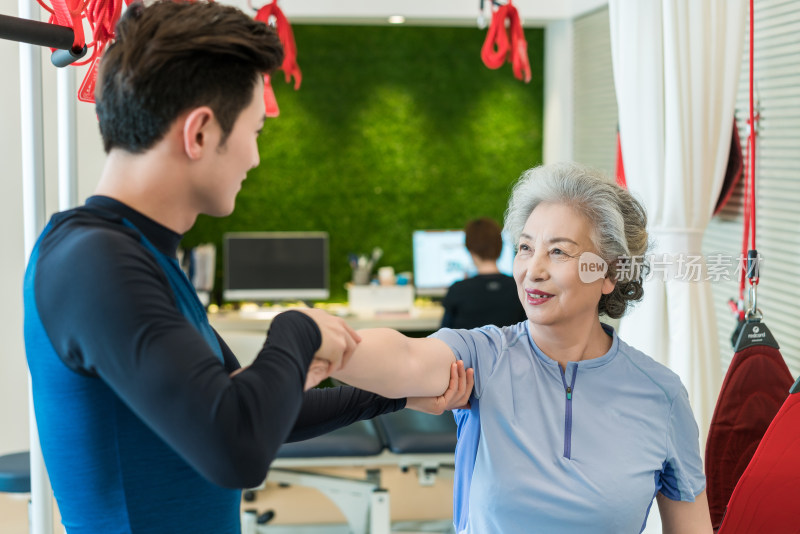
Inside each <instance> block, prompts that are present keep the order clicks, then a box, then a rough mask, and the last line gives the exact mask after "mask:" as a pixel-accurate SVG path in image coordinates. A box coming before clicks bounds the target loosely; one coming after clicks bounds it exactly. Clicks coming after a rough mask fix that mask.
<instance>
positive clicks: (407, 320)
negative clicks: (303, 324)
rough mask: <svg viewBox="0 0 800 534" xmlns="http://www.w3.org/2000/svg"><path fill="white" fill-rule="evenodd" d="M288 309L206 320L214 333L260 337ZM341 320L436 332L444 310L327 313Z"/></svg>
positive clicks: (222, 315) (233, 313)
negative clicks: (232, 333)
mask: <svg viewBox="0 0 800 534" xmlns="http://www.w3.org/2000/svg"><path fill="white" fill-rule="evenodd" d="M287 309H290V308H276V307H270V308H260V307H253V308H246V309H241V310H220V311H216V312H209V314H208V320H209V322H210V323H211V326H213V327H214V328H215V329H216V330H217V331H219V332H222V331H239V332H251V331H252V332H258V333H261V334H263V333H264V331H265V329H266V328H268V327H269V324H270V322H271V321H272V319H273V318H274V317H275V316H276V315H278V314H279V313H281V312H284V311H287ZM329 312H330V313H332V314H333V315H336V316H339V317H342V318H343V319H344V320H345V321H347V324H349V325H350V326H352V327H353V328H354V329H356V330H358V329H362V328H394V329H395V330H400V331H404V332H424V331H434V330H438V329H439V326H440V325H441V324H442V315H443V314H444V309H443V308H442V307H441V306H438V305H431V306H425V307H415V308H414V309H413V310H412V311H411V313H376V314H374V315H353V314H350V313H349V311H348V310H347V308H345V307H341V308H333V309H330V310H329Z"/></svg>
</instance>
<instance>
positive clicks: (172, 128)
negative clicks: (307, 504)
mask: <svg viewBox="0 0 800 534" xmlns="http://www.w3.org/2000/svg"><path fill="white" fill-rule="evenodd" d="M282 57H283V53H282V49H281V47H280V42H279V41H278V38H277V37H276V36H275V33H274V32H273V31H272V30H271V29H269V28H268V27H267V26H266V25H264V24H263V23H261V22H257V21H254V20H252V19H250V18H249V17H247V16H246V15H244V14H243V13H242V12H241V11H239V10H237V9H235V8H232V7H225V6H222V5H218V4H214V3H204V2H197V3H172V2H160V3H155V4H153V5H151V6H149V7H146V8H145V7H143V6H142V5H141V4H133V5H131V6H130V7H129V8H128V10H127V12H126V13H125V15H124V16H123V18H122V20H121V21H120V23H119V25H118V27H117V38H116V41H115V43H114V44H112V45H111V46H110V47H109V48H108V50H107V51H106V52H105V55H104V57H103V61H102V66H101V71H100V74H99V77H98V86H97V94H96V100H97V115H98V119H99V123H100V131H101V134H102V137H103V142H104V146H105V150H106V152H107V153H108V158H107V161H106V164H105V167H104V170H103V174H102V177H101V179H100V182H99V185H98V187H97V191H96V196H93V197H91V198H89V199H88V201H87V202H86V204H85V205H84V206H82V207H79V208H77V209H74V210H70V211H67V212H63V213H59V214H56V215H55V216H54V217H53V218H52V219H51V221H50V223H49V224H48V226H47V227H46V228H45V230H44V232H43V233H42V235H41V237H40V238H39V241H38V243H37V245H36V247H35V248H34V250H33V252H32V255H31V258H30V262H29V267H28V271H27V273H26V275H25V344H26V352H27V357H28V365H29V368H30V371H31V376H32V380H33V396H34V407H35V412H36V419H37V425H38V428H39V435H40V439H41V445H42V450H43V453H44V458H45V463H46V466H47V469H48V473H49V475H50V479H51V482H52V485H53V490H54V493H55V496H56V499H57V501H58V505H59V511H60V513H61V517H62V521H63V523H64V525H65V527H66V529H67V532H69V533H70V534H81V533H100V532H102V533H106V532H164V533H170V534H174V533H177V532H191V533H199V532H208V533H214V534H220V533H231V534H233V533H238V532H239V530H240V526H239V506H240V495H241V494H240V490H239V488H243V487H251V486H255V485H257V484H259V483H260V482H261V481H262V480H263V479H264V477H265V476H266V472H267V469H268V467H269V464H270V463H271V461H272V460H273V458H274V457H275V454H276V452H277V450H278V448H279V447H280V445H281V444H282V443H283V442H285V441H287V440H299V439H306V438H309V437H313V436H315V435H318V434H321V433H324V432H327V431H330V430H333V429H335V428H338V427H340V426H343V425H345V424H348V423H350V422H353V421H356V420H359V419H364V418H368V417H373V416H375V415H378V414H381V413H385V412H390V411H394V410H398V409H400V408H402V407H404V406H405V405H406V402H405V399H399V400H391V399H386V398H383V397H379V396H377V395H373V394H371V393H367V392H364V391H360V390H357V389H353V388H335V389H327V390H309V388H310V387H311V386H313V385H315V384H316V383H318V382H319V381H320V380H321V379H323V378H325V377H326V376H328V375H329V374H330V373H331V372H333V371H336V370H339V369H340V368H341V367H342V366H343V365H345V364H346V361H347V359H348V357H349V355H350V354H351V353H352V351H353V350H354V348H355V346H356V344H357V343H358V342H359V337H358V336H357V334H355V332H353V331H352V330H351V329H350V328H349V327H348V326H347V325H346V324H345V323H344V322H343V321H342V320H340V319H336V318H333V317H332V316H329V315H327V314H325V313H323V312H321V311H319V310H310V311H306V312H303V313H301V312H287V313H285V314H282V315H279V316H278V317H276V318H275V320H274V321H273V323H272V326H271V329H270V332H269V336H268V338H267V341H266V343H265V345H264V347H263V349H262V350H261V352H260V354H259V355H258V357H257V358H256V360H255V362H254V363H253V364H252V365H251V366H250V367H248V368H247V369H243V370H242V369H240V365H239V363H238V361H237V360H236V357H235V356H234V355H233V354H232V353H231V351H230V349H229V348H228V347H227V346H226V345H225V343H224V341H223V340H222V339H221V338H220V337H219V336H218V335H217V334H216V332H215V331H214V330H213V329H212V328H211V327H210V325H209V324H208V321H207V319H206V316H205V312H204V309H203V307H202V306H201V305H200V303H199V301H198V300H197V297H196V295H195V294H194V291H193V288H192V286H191V285H190V283H189V282H188V280H187V279H186V278H185V276H183V274H182V272H181V270H180V268H179V266H178V263H177V261H176V259H175V251H176V249H177V246H178V244H179V242H180V239H181V235H182V234H183V233H184V232H186V231H187V230H189V228H191V227H192V225H193V224H194V222H195V219H196V218H197V216H198V214H200V213H205V214H209V215H213V216H225V215H228V214H230V213H231V211H232V210H233V207H234V202H235V199H236V194H237V193H238V191H239V189H240V188H241V185H242V182H243V181H244V179H245V178H246V174H247V171H248V170H249V169H251V168H253V167H255V166H256V165H258V163H259V154H258V146H257V143H256V139H257V137H258V135H259V132H260V130H261V128H262V127H263V124H264V118H265V116H264V103H263V98H262V95H263V81H262V75H263V74H265V73H269V72H271V71H272V70H273V69H274V68H276V67H277V66H278V65H280V63H281V60H282ZM454 369H455V368H454ZM461 370H462V371H461V381H460V383H459V384H458V385H453V384H456V381H455V380H454V381H453V382H452V383H451V386H453V387H451V388H450V389H449V390H448V391H449V393H448V394H447V395H443V396H442V397H439V398H435V399H421V400H415V401H414V402H416V403H417V404H416V405H417V406H418V407H420V408H422V409H426V410H429V411H441V410H442V405H443V404H446V403H447V402H448V401H449V400H451V399H452V398H454V397H456V398H458V399H459V400H460V399H461V398H463V396H464V394H465V385H464V384H465V382H464V378H463V376H464V373H463V367H462V368H461ZM454 375H455V371H454ZM459 387H460V389H458V388H459ZM304 390H307V391H305V392H304ZM468 394H469V392H466V395H467V396H468ZM410 404H411V403H409V406H410Z"/></svg>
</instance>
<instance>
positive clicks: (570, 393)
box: [567, 386, 572, 400]
mask: <svg viewBox="0 0 800 534" xmlns="http://www.w3.org/2000/svg"><path fill="white" fill-rule="evenodd" d="M567 400H572V388H571V387H569V386H567Z"/></svg>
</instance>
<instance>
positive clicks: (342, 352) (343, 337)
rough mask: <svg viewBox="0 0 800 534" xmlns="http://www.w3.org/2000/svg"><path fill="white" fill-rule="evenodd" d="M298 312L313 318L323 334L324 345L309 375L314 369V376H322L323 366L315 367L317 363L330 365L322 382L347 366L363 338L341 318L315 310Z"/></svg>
mask: <svg viewBox="0 0 800 534" xmlns="http://www.w3.org/2000/svg"><path fill="white" fill-rule="evenodd" d="M297 311H300V312H302V313H305V314H306V315H308V316H309V317H311V318H312V319H313V320H314V322H315V323H317V326H318V327H319V331H320V333H321V334H322V344H321V345H320V347H319V349H318V350H317V352H315V353H314V362H312V364H311V366H309V374H311V371H312V369H313V370H314V376H319V375H320V374H321V364H317V365H315V362H316V361H317V360H322V361H325V362H327V363H328V369H327V370H326V371H325V376H323V377H322V378H320V381H321V380H322V379H324V378H326V377H327V376H328V375H330V374H331V373H333V372H335V371H338V370H339V369H341V368H342V367H343V366H344V365H345V364H347V360H348V359H349V358H350V356H351V355H352V354H353V351H354V350H355V348H356V345H358V343H360V342H361V336H359V335H358V334H357V333H356V331H355V330H353V329H352V328H351V327H350V326H349V325H348V324H347V323H346V322H345V321H344V319H342V318H341V317H334V316H333V315H331V314H329V313H328V312H325V311H323V310H317V309H313V308H309V309H300V310H297ZM317 383H319V381H317ZM306 386H308V382H306ZM306 389H307V388H306Z"/></svg>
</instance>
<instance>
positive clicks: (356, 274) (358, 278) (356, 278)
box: [353, 267, 372, 286]
mask: <svg viewBox="0 0 800 534" xmlns="http://www.w3.org/2000/svg"><path fill="white" fill-rule="evenodd" d="M371 277H372V268H371V267H356V268H355V269H353V285H357V286H367V285H369V282H370V278H371Z"/></svg>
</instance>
